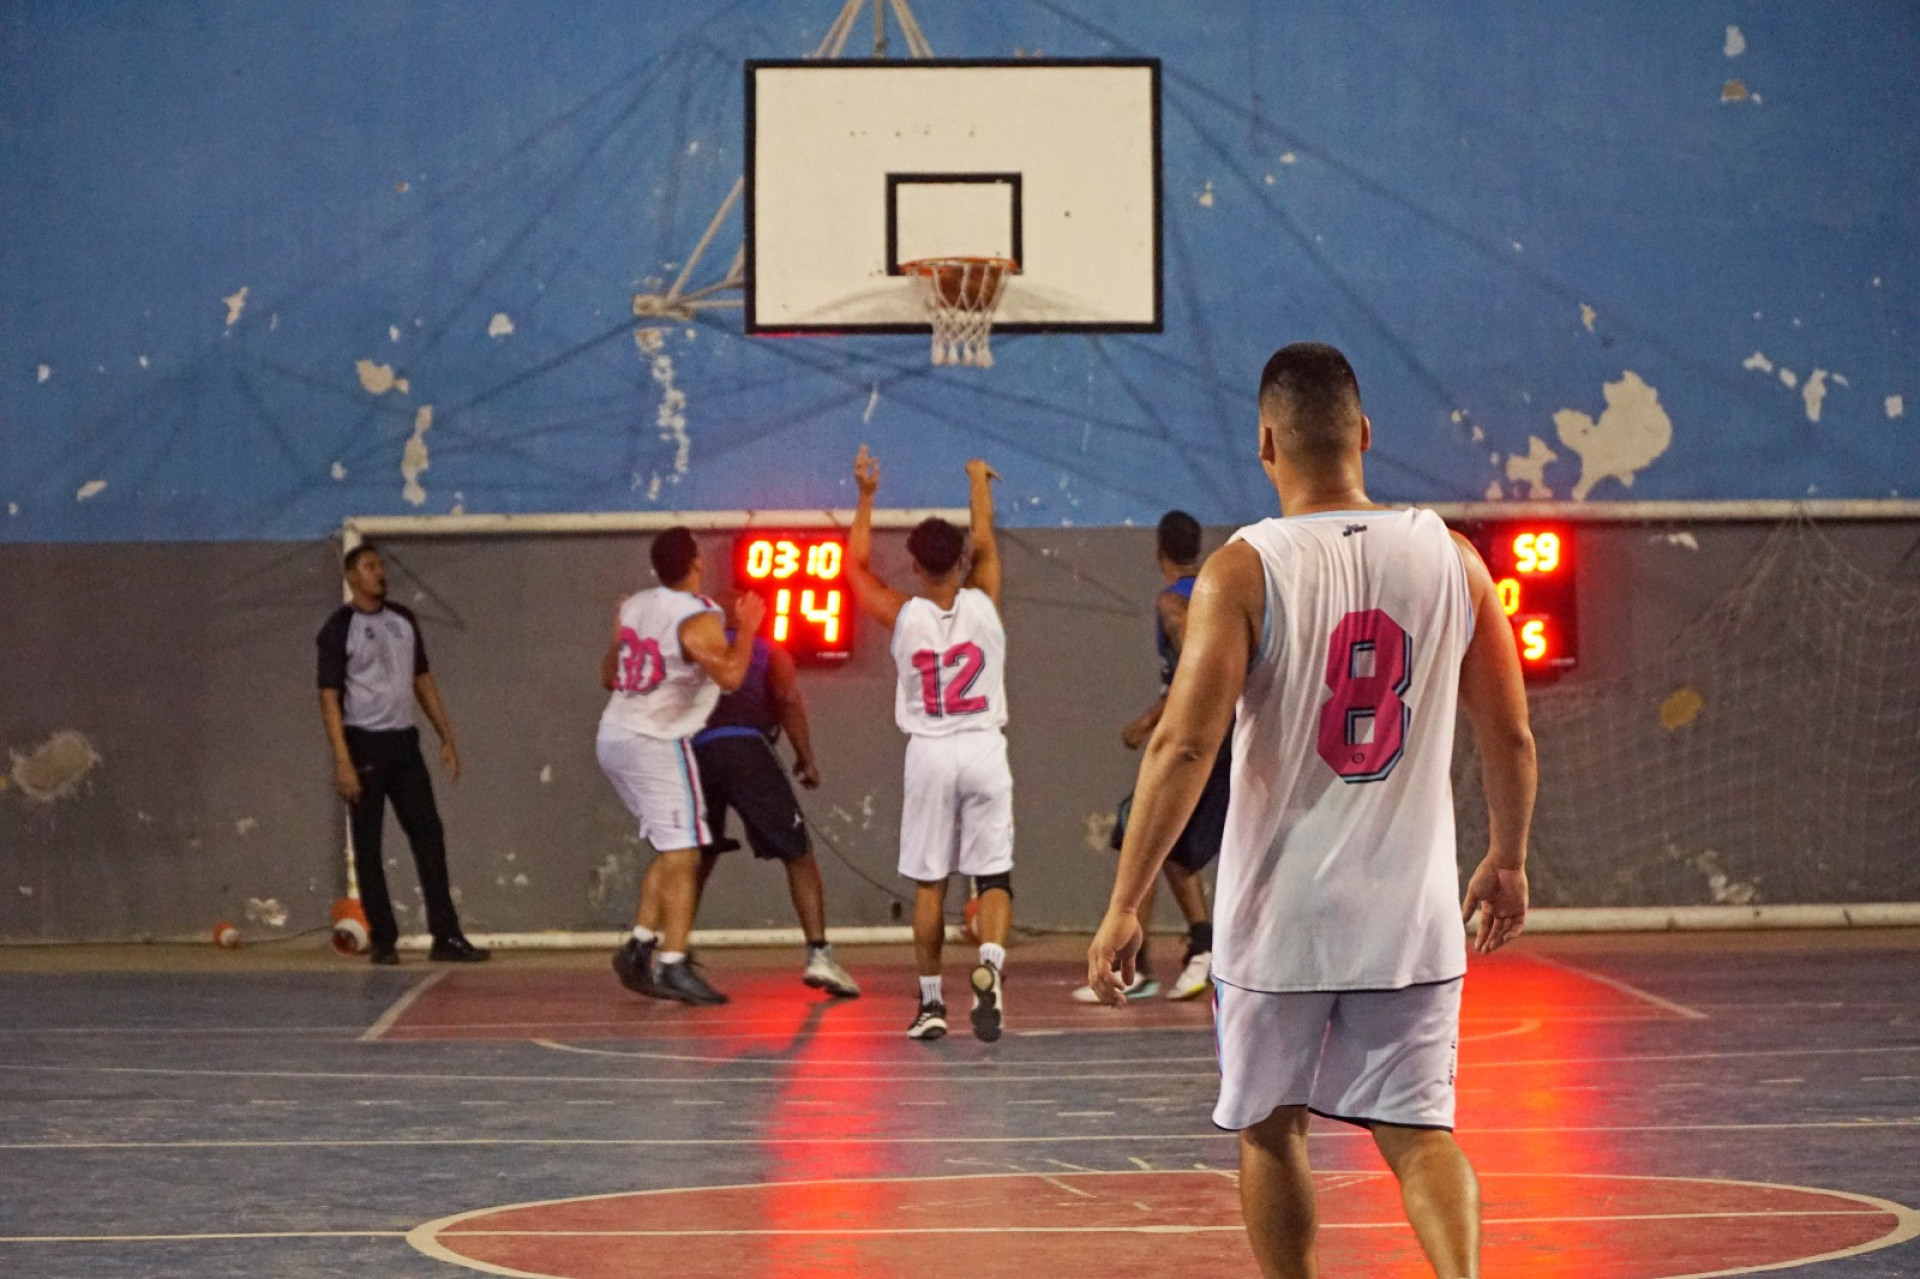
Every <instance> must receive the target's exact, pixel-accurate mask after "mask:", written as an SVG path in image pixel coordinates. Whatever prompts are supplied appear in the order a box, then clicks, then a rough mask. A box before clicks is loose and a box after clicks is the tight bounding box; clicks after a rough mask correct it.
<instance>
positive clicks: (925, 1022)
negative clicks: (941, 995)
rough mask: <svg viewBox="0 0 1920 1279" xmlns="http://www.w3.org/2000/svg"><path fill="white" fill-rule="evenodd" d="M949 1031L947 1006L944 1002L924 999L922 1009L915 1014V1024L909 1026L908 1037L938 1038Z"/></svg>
mask: <svg viewBox="0 0 1920 1279" xmlns="http://www.w3.org/2000/svg"><path fill="white" fill-rule="evenodd" d="M946 1033H947V1006H946V1005H945V1004H943V1003H939V1002H934V1003H931V1004H929V1003H926V1002H925V1001H922V1002H921V1004H920V1011H919V1012H917V1013H915V1014H914V1017H913V1024H912V1025H911V1026H908V1027H907V1038H908V1039H938V1038H940V1037H941V1036H942V1035H944V1034H946Z"/></svg>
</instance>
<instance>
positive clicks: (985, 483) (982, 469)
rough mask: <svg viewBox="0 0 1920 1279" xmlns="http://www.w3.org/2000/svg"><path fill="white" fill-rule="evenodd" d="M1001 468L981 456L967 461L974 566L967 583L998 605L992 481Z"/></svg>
mask: <svg viewBox="0 0 1920 1279" xmlns="http://www.w3.org/2000/svg"><path fill="white" fill-rule="evenodd" d="M999 478H1000V472H998V471H996V470H994V469H993V468H992V467H991V466H988V465H987V464H986V462H985V461H983V460H982V459H980V458H977V457H976V458H974V459H973V460H972V461H971V462H968V463H967V513H968V515H969V516H971V517H972V518H971V520H970V521H969V522H970V523H971V524H972V527H973V568H972V569H971V570H969V571H968V573H967V585H968V586H977V587H979V588H980V589H981V590H983V591H985V592H986V593H987V596H988V598H990V599H991V600H992V601H993V606H994V607H995V608H999V607H1000V546H999V544H998V543H997V542H995V541H994V540H993V482H994V481H995V480H997V479H999Z"/></svg>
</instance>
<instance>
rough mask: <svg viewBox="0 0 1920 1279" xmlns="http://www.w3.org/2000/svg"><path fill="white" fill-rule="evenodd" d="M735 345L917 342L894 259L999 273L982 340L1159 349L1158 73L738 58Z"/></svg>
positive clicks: (912, 302)
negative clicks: (842, 336) (1143, 341)
mask: <svg viewBox="0 0 1920 1279" xmlns="http://www.w3.org/2000/svg"><path fill="white" fill-rule="evenodd" d="M746 80H747V85H746V88H747V111H746V121H747V157H746V240H747V263H746V268H747V269H746V331H747V332H748V333H808V332H812V333H876V332H877V333H924V332H926V331H927V329H928V317H927V308H926V305H925V303H924V302H923V301H922V298H921V295H920V294H919V293H918V292H916V290H915V289H914V287H913V284H912V281H911V280H910V279H909V278H908V277H907V276H906V275H904V274H902V272H901V270H900V264H901V263H902V262H910V261H914V260H916V259H923V258H936V257H993V258H1008V259H1011V260H1012V261H1013V262H1014V263H1015V264H1016V267H1015V270H1014V273H1013V274H1012V276H1011V277H1010V278H1009V279H1008V281H1007V286H1006V291H1005V293H1004V294H1003V296H1002V297H1001V299H1000V304H999V308H998V313H997V316H996V317H995V319H994V322H993V327H994V328H995V329H997V330H1000V331H1009V330H1010V331H1014V332H1059V331H1101V332H1116V331H1118V332H1158V331H1159V330H1160V327H1161V285H1160V267H1161V251H1160V64H1159V62H1158V61H1156V60H1152V59H1138V60H1117V59H1061V58H1052V59H1042V58H1030V59H1018V60H1007V61H1001V60H989V61H975V60H966V61H955V60H941V59H917V60H914V61H910V62H898V61H887V60H873V61H848V60H836V61H812V60H809V61H756V62H749V63H748V64H747V68H746Z"/></svg>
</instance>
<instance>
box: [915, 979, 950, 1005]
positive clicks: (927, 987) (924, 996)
mask: <svg viewBox="0 0 1920 1279" xmlns="http://www.w3.org/2000/svg"><path fill="white" fill-rule="evenodd" d="M920 1002H921V1003H923V1004H944V1003H946V1002H947V997H946V995H945V994H944V993H942V991H941V989H940V979H939V978H938V977H922V978H921V979H920Z"/></svg>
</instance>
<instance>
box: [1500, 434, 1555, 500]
mask: <svg viewBox="0 0 1920 1279" xmlns="http://www.w3.org/2000/svg"><path fill="white" fill-rule="evenodd" d="M1559 460H1560V455H1559V454H1558V453H1555V452H1554V451H1553V450H1552V449H1551V448H1548V447H1547V442H1546V441H1545V440H1543V439H1541V438H1540V437H1539V436H1537V435H1529V436H1528V437H1527V455H1526V456H1525V457H1521V456H1520V455H1519V454H1518V453H1515V454H1513V455H1512V456H1510V457H1508V458H1507V478H1508V479H1509V480H1511V481H1512V482H1513V483H1515V484H1525V485H1526V486H1527V494H1526V495H1527V497H1529V498H1531V499H1532V500H1533V501H1536V502H1543V501H1545V500H1547V499H1548V498H1550V497H1552V496H1553V490H1552V489H1551V488H1549V487H1548V486H1547V464H1548V463H1549V462H1558V461H1559Z"/></svg>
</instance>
